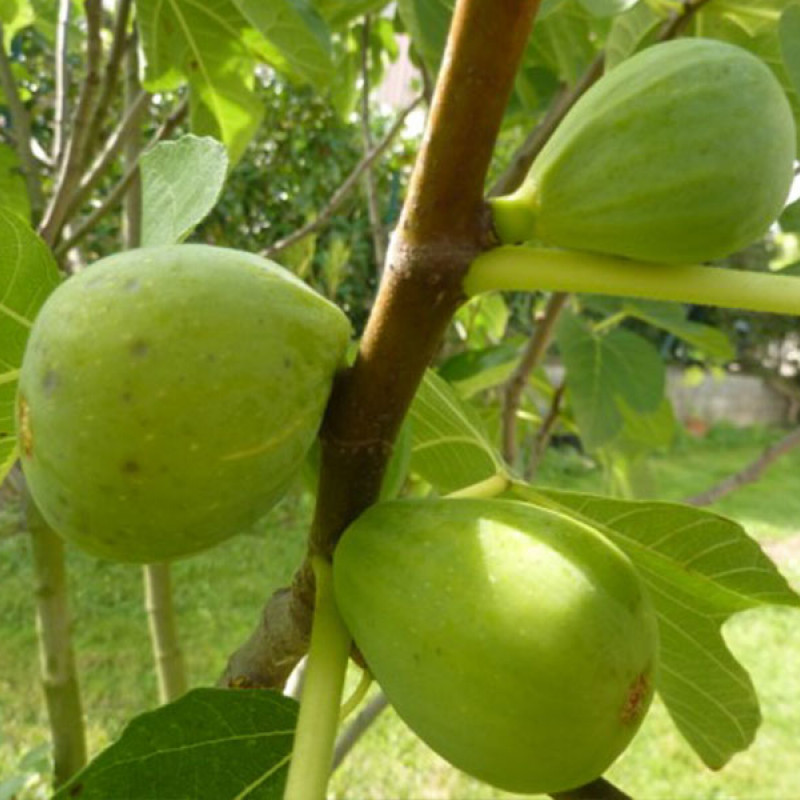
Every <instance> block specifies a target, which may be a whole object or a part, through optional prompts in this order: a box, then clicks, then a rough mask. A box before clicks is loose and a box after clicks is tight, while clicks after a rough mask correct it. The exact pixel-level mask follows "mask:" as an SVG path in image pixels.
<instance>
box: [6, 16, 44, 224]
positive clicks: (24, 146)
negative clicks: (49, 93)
mask: <svg viewBox="0 0 800 800" xmlns="http://www.w3.org/2000/svg"><path fill="white" fill-rule="evenodd" d="M0 88H2V90H3V94H4V95H5V101H6V104H7V105H8V109H9V111H10V112H11V120H12V122H13V127H14V131H13V142H14V149H15V150H16V151H17V158H18V159H19V164H20V168H21V171H22V174H23V177H24V178H25V186H26V188H27V190H28V199H29V201H30V204H31V210H32V212H33V216H34V218H35V217H36V216H38V214H39V213H40V212H41V210H42V208H44V194H43V193H42V185H41V182H40V180H39V169H38V167H37V166H36V159H35V158H34V157H33V150H32V149H31V138H32V137H31V118H30V114H29V113H28V109H27V108H25V105H24V103H23V102H22V98H21V97H20V95H19V89H18V87H17V81H16V79H15V78H14V73H13V72H12V70H11V62H10V61H9V58H8V54H7V53H6V49H5V45H4V31H3V23H2V22H0Z"/></svg>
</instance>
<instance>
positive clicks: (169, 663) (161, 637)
mask: <svg viewBox="0 0 800 800" xmlns="http://www.w3.org/2000/svg"><path fill="white" fill-rule="evenodd" d="M144 587H145V608H146V610H147V621H148V623H149V626H150V640H151V641H152V643H153V657H154V660H155V666H156V674H157V676H158V697H159V700H160V701H161V702H162V703H169V702H170V701H172V700H176V699H177V698H178V697H180V696H181V695H182V694H184V693H185V692H186V688H187V681H186V668H185V666H184V661H183V653H182V651H181V648H180V644H179V640H178V630H177V626H176V625H175V610H174V608H173V605H172V583H171V576H170V566H169V564H148V565H147V566H146V567H144Z"/></svg>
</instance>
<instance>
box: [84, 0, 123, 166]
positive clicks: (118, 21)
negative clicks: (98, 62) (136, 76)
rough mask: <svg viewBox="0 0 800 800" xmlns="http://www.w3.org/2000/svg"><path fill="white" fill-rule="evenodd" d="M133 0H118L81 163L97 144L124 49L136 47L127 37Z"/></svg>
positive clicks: (87, 159) (85, 161)
mask: <svg viewBox="0 0 800 800" xmlns="http://www.w3.org/2000/svg"><path fill="white" fill-rule="evenodd" d="M132 2H133V0H118V2H117V8H116V10H115V15H116V16H115V18H114V33H113V35H112V39H111V47H110V48H109V51H108V57H107V58H106V66H105V69H104V70H103V81H102V83H101V85H100V91H99V92H98V96H97V101H96V102H95V104H94V108H93V109H92V117H91V120H90V122H89V132H88V134H87V136H86V148H85V151H84V153H83V154H82V159H81V161H82V163H83V164H86V163H87V162H88V161H89V159H90V158H91V155H92V153H93V152H94V149H95V147H96V146H97V144H98V137H99V135H100V129H101V127H102V125H103V120H104V119H105V117H106V114H107V113H108V110H109V107H110V106H111V100H112V98H113V96H114V90H115V89H116V87H117V82H118V79H119V74H120V67H121V65H122V59H123V56H124V55H125V52H126V50H127V51H128V52H130V51H131V50H132V49H133V50H135V49H136V38H135V36H131V37H130V38H127V30H128V21H129V20H130V15H131V5H132Z"/></svg>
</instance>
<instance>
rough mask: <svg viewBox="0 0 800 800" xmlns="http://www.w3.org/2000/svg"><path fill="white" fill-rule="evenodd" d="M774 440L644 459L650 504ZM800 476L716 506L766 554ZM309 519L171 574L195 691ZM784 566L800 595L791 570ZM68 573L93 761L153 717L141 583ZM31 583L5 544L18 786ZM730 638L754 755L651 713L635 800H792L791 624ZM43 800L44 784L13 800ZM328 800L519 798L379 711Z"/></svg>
mask: <svg viewBox="0 0 800 800" xmlns="http://www.w3.org/2000/svg"><path fill="white" fill-rule="evenodd" d="M779 436H780V432H778V431H773V430H759V429H749V430H746V431H737V430H733V429H728V428H717V429H715V430H713V431H712V432H711V433H710V434H709V436H708V437H706V438H705V439H703V440H693V439H688V438H686V439H682V440H680V441H679V442H678V443H677V444H676V446H675V447H674V448H673V449H672V451H671V452H669V453H661V454H658V455H657V456H656V457H655V458H654V459H653V461H652V466H651V469H652V474H651V479H652V485H653V486H654V487H656V490H657V491H655V493H654V494H655V496H658V497H661V498H664V499H679V498H681V497H685V496H687V495H690V494H695V493H697V492H699V491H701V490H703V489H705V488H707V487H708V486H710V485H712V484H713V483H715V482H716V481H718V480H719V479H721V478H723V477H725V476H727V475H728V474H730V473H731V472H733V471H735V470H736V469H738V468H740V467H741V466H742V465H743V464H745V463H747V462H748V461H750V460H752V459H753V458H754V457H756V456H757V455H758V454H759V453H760V451H761V450H762V449H763V447H765V446H766V445H767V444H769V443H771V442H773V441H775V440H776V438H778V437H779ZM798 474H800V450H798V451H796V452H793V453H791V454H789V455H788V456H785V457H784V458H783V459H782V460H781V461H779V462H777V463H776V464H775V465H774V466H773V467H772V468H771V469H770V470H769V471H768V472H767V473H766V474H765V475H764V477H763V478H762V480H761V481H759V483H758V484H756V485H753V486H749V487H746V488H744V489H742V490H740V491H739V492H737V493H736V494H735V495H731V496H729V497H727V498H725V499H723V500H722V501H721V502H720V503H718V504H717V505H716V506H715V508H716V509H717V510H719V511H720V512H722V513H725V514H729V515H730V516H733V517H735V518H736V519H738V520H739V521H741V522H742V523H743V524H745V526H746V527H747V528H748V530H749V531H750V532H751V533H752V534H753V535H754V536H756V537H757V538H759V539H760V540H762V541H767V540H769V541H773V540H777V539H788V538H789V537H792V536H797V535H798V534H800V491H798V486H797V476H798ZM540 480H541V482H542V483H543V484H547V485H551V486H560V487H562V488H573V489H577V490H584V491H591V490H598V489H600V488H601V487H602V476H601V474H600V472H599V470H598V469H597V468H596V467H595V466H594V465H593V464H592V463H591V462H590V461H588V460H587V459H584V458H583V457H581V456H577V455H575V454H569V453H562V454H556V453H553V454H551V455H550V456H549V457H548V459H547V461H546V462H545V464H544V465H543V469H542V472H541V475H540ZM309 515H310V508H309V504H308V502H307V500H304V499H303V498H301V497H299V496H295V497H293V498H290V499H289V500H287V501H285V502H284V503H283V504H282V505H281V506H280V507H279V508H277V509H276V510H275V511H273V512H272V514H271V515H270V516H269V517H268V518H267V520H265V522H264V524H263V525H262V526H260V527H259V529H258V530H257V531H254V532H253V534H252V535H247V536H240V537H238V538H237V539H235V540H233V541H230V542H228V543H227V544H225V545H223V546H221V547H219V548H217V549H215V550H213V551H211V552H209V553H206V554H203V555H201V556H197V557H195V558H192V559H188V560H186V561H182V562H178V563H177V564H175V567H174V582H175V602H176V607H177V612H178V618H179V627H180V631H181V637H182V643H183V647H184V651H185V653H186V656H187V663H188V670H189V675H190V680H191V683H192V684H193V685H208V684H211V683H213V682H214V680H215V679H216V677H217V675H218V674H219V672H220V671H221V670H222V668H223V666H224V663H225V659H226V657H227V655H228V654H229V653H230V652H231V651H232V650H233V649H234V648H235V647H236V646H237V645H238V644H239V643H240V642H241V641H242V640H243V639H244V637H245V636H246V635H247V634H248V633H249V631H250V629H251V626H252V625H253V624H254V622H255V620H256V619H257V615H258V611H259V609H260V607H261V604H262V602H263V599H264V598H265V597H266V596H267V595H268V594H269V593H270V591H271V590H272V589H273V588H275V587H277V586H278V585H280V584H282V583H284V582H285V581H286V580H287V579H288V577H289V576H290V574H291V572H292V568H293V566H294V565H295V564H296V563H297V562H298V560H299V558H300V555H301V553H302V550H303V537H304V531H305V528H306V525H307V523H308V518H309ZM0 527H3V528H8V527H9V524H8V520H0ZM794 552H796V553H797V552H800V548H798V549H796V550H795V551H794ZM782 568H783V570H784V572H785V574H786V575H787V577H789V578H790V580H792V581H793V583H794V584H795V586H798V587H800V557H798V556H795V557H794V560H791V559H790V560H787V561H786V562H785V563H784V564H782ZM69 570H70V578H71V603H72V609H73V616H74V619H75V631H74V633H75V650H76V655H77V659H78V666H79V670H80V674H81V678H82V690H83V696H84V703H85V707H86V709H87V712H88V713H87V717H88V721H89V740H90V747H91V750H92V751H93V752H96V751H97V750H98V749H99V748H101V747H102V746H104V745H105V744H107V743H108V742H109V741H111V740H113V739H114V738H115V737H116V736H117V735H118V734H119V732H120V730H121V728H122V726H123V725H124V724H125V722H126V721H127V720H128V719H129V718H130V717H132V716H134V715H135V714H137V713H139V712H141V711H143V710H145V709H148V708H152V707H153V706H154V705H155V704H156V685H155V679H154V676H153V674H152V670H151V664H150V651H149V642H148V637H147V627H146V621H145V617H144V611H143V607H142V578H141V572H140V570H139V569H137V568H135V567H130V566H124V565H117V564H111V563H108V562H101V561H97V560H95V559H91V558H88V557H86V556H83V555H82V554H80V553H77V552H70V555H69ZM31 581H32V576H31V568H30V553H29V547H28V542H27V540H26V537H24V536H21V535H10V536H5V537H4V538H0V586H2V590H0V642H2V645H0V786H1V785H2V782H3V779H4V778H7V777H8V776H11V775H13V774H15V773H16V772H18V763H19V761H20V759H21V758H22V757H23V756H24V755H25V754H26V753H29V752H30V751H34V753H33V755H34V756H35V755H36V754H37V752H36V751H35V748H37V747H39V748H41V747H42V746H45V747H46V743H47V721H46V716H45V712H44V705H43V700H42V695H41V691H40V689H39V686H38V656H37V652H36V637H35V632H34V626H33V599H32V593H31V585H32V583H31ZM725 633H726V638H727V639H728V641H729V643H730V645H731V647H732V649H733V650H734V652H735V653H736V655H737V656H738V657H739V658H740V660H741V661H742V662H743V663H744V665H745V666H746V667H747V668H748V670H749V671H750V672H751V675H752V677H753V679H754V682H755V683H756V685H757V686H758V688H759V695H760V698H761V701H762V711H763V715H764V718H765V722H764V724H763V725H762V727H761V729H760V730H759V733H758V737H757V739H756V742H755V744H754V745H753V747H751V748H750V750H748V751H747V752H746V753H743V754H740V755H738V756H736V757H735V758H734V759H733V761H732V762H731V763H730V764H729V765H728V766H727V767H726V768H725V769H724V770H723V771H722V772H719V773H711V772H708V771H707V770H705V769H704V768H703V767H702V765H701V764H700V762H699V761H698V760H697V758H696V757H695V756H694V755H693V753H692V751H691V750H690V749H689V747H688V746H687V745H686V744H685V743H684V742H683V741H682V739H681V738H680V737H679V735H678V734H677V733H676V731H675V729H674V727H673V726H672V725H671V723H670V721H669V718H668V716H667V714H666V712H665V711H664V709H663V708H662V707H660V706H658V705H657V706H656V707H655V708H654V709H653V711H652V712H651V713H650V714H649V715H648V718H647V720H646V722H645V725H644V727H643V729H642V731H641V733H640V734H639V735H638V736H637V738H636V740H635V741H634V743H633V745H632V746H631V748H629V750H628V752H627V753H626V754H625V755H624V756H623V758H622V759H620V760H619V762H617V764H615V765H614V766H613V767H612V769H611V771H610V773H609V776H610V777H611V778H612V779H613V780H616V781H618V782H619V784H620V785H621V786H623V787H625V788H626V790H628V791H629V792H631V793H632V794H633V795H634V796H635V797H636V798H637V799H638V800H723V798H724V799H725V800H728V799H730V800H800V747H799V746H798V741H800V738H799V737H800V667H798V664H800V614H798V613H797V612H795V611H791V610H787V609H780V608H768V609H762V610H758V611H752V612H747V613H746V614H741V615H739V616H737V617H736V618H734V619H733V620H732V621H731V622H730V623H729V624H728V625H727V626H726V629H725ZM38 754H39V756H41V750H39V751H38ZM31 760H32V761H35V758H33V757H32V758H31ZM40 760H41V759H40ZM46 796H47V793H46V790H45V789H44V786H43V784H42V783H41V782H40V783H39V784H35V783H34V784H32V785H31V786H30V787H29V788H28V789H27V790H25V791H24V792H23V793H22V794H21V795H19V800H33V798H40V797H42V798H43V797H46ZM330 797H331V798H336V800H369V798H376V800H390V799H391V800H401V798H408V800H423V799H424V800H433V798H454V799H455V800H490V799H492V800H493V799H494V798H511V797H513V795H509V794H505V793H503V792H499V791H496V790H492V789H490V788H488V787H486V786H485V785H483V784H480V783H478V782H476V781H473V780H470V779H469V778H467V777H466V776H464V775H463V774H461V773H459V772H457V771H456V770H454V769H453V768H451V767H450V766H449V765H447V764H446V763H445V762H444V761H442V760H441V759H439V758H438V757H437V756H436V755H435V754H433V753H432V752H431V751H430V750H428V749H427V748H426V747H425V746H424V745H423V744H422V743H421V742H420V741H419V740H418V739H417V738H416V737H415V736H414V735H413V734H412V733H411V732H410V731H409V730H408V729H407V728H406V727H405V726H404V725H403V724H402V723H401V722H400V721H399V720H398V719H397V718H396V717H395V716H394V714H393V713H392V712H387V713H385V714H384V715H383V716H382V717H381V718H380V719H379V721H378V722H377V724H376V725H375V726H374V727H373V728H372V729H371V730H370V731H369V732H368V734H367V735H366V736H365V737H364V739H363V740H362V742H361V744H360V745H359V747H358V749H357V750H356V751H354V753H353V754H352V756H351V757H350V759H348V761H347V762H345V764H344V766H343V767H342V768H341V769H340V770H339V771H338V772H337V774H336V776H335V778H334V781H333V783H332V785H331V792H330ZM109 800H114V799H113V798H109ZM153 800H170V799H169V798H153Z"/></svg>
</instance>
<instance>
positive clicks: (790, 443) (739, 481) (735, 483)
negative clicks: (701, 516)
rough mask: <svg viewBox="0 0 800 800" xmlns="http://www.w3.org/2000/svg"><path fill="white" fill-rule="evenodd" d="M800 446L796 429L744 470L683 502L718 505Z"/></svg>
mask: <svg viewBox="0 0 800 800" xmlns="http://www.w3.org/2000/svg"><path fill="white" fill-rule="evenodd" d="M798 445H800V428H795V429H794V430H793V431H791V432H790V433H787V434H786V436H784V437H783V438H782V439H781V440H780V441H777V442H775V444H772V445H770V446H769V447H767V448H766V449H765V450H764V452H763V453H761V455H760V456H759V457H758V458H757V459H755V461H752V462H751V463H750V464H748V465H747V466H746V467H744V468H743V469H741V470H739V471H738V472H735V473H734V474H733V475H729V476H728V477H727V478H725V480H723V481H720V482H719V483H718V484H716V485H715V486H712V487H711V488H710V489H706V490H705V491H704V492H700V493H699V494H696V495H693V496H692V497H687V498H686V499H685V500H684V501H683V502H684V503H686V504H687V505H690V506H709V505H711V504H712V503H716V502H717V500H719V499H720V498H721V497H725V495H727V494H730V493H731V492H735V491H736V490H737V489H741V487H742V486H747V484H749V483H755V482H756V481H757V480H758V479H759V478H760V477H761V476H762V475H763V474H764V472H765V471H766V470H767V469H768V468H769V467H770V466H771V465H772V464H773V463H774V462H775V461H777V460H778V459H779V458H780V457H781V456H784V455H786V454H787V453H789V452H791V451H792V450H794V449H795V448H796V447H797V446H798Z"/></svg>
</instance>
